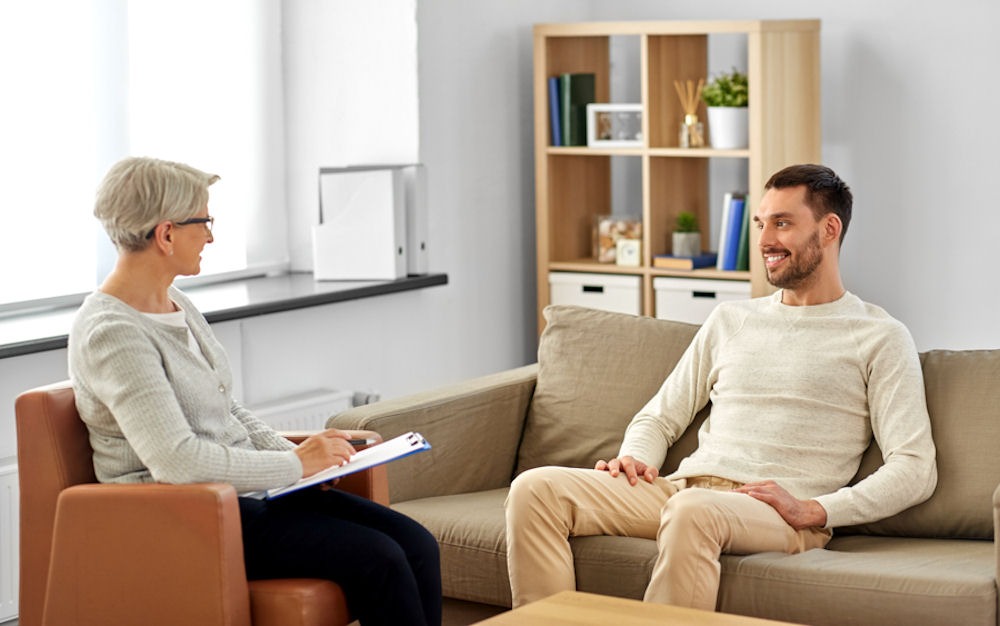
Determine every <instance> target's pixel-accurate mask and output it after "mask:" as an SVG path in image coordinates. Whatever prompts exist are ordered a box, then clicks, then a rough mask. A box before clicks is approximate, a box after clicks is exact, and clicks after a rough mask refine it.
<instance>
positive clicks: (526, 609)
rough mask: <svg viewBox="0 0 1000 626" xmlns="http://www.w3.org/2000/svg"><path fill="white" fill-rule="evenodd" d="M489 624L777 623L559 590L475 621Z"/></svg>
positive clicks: (723, 625)
mask: <svg viewBox="0 0 1000 626" xmlns="http://www.w3.org/2000/svg"><path fill="white" fill-rule="evenodd" d="M477 623H478V624H484V625H489V626H503V625H505V624H509V625H510V626H515V625H516V626H560V625H564V626H585V625H587V624H595V625H596V624H600V625H601V626H607V625H608V624H628V625H629V626H644V625H646V624H648V625H649V626H652V625H654V624H655V625H656V626H681V625H683V626H778V625H780V624H784V625H785V626H791V625H790V624H789V622H774V621H771V620H766V619H760V618H758V617H745V616H743V615H730V614H728V613H712V612H710V611H700V610H698V609H688V608H684V607H680V606H668V605H665V604H652V603H649V602H639V601H638V600H629V599H626V598H615V597H612V596H602V595H597V594H593V593H582V592H580V591H562V592H560V593H557V594H555V595H553V596H549V597H548V598H545V599H544V600H539V601H538V602H532V603H531V604H526V605H524V606H522V607H520V608H517V609H514V610H513V611H507V612H506V613H501V614H499V615H496V616H494V617H491V618H490V619H488V620H485V621H482V622H477Z"/></svg>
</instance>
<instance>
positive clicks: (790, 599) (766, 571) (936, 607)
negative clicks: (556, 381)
mask: <svg viewBox="0 0 1000 626" xmlns="http://www.w3.org/2000/svg"><path fill="white" fill-rule="evenodd" d="M570 544H571V545H572V548H573V559H574V563H575V564H576V581H577V589H579V590H580V591H589V592H591V593H600V594H605V595H612V596H621V597H626V598H635V599H641V598H642V596H643V594H644V592H645V589H646V585H647V584H648V582H649V577H650V575H651V573H652V570H653V564H654V562H655V560H656V542H655V541H653V540H650V539H635V538H629V537H604V536H595V537H574V538H572V539H571V540H570ZM721 564H722V580H721V584H720V587H719V602H718V610H720V611H723V612H725V613H736V614H740V615H750V616H756V617H763V618H767V619H774V620H782V621H787V622H794V623H802V624H813V625H815V626H823V625H829V626H840V625H841V624H855V625H858V626H862V625H871V626H888V625H904V624H906V625H909V624H921V625H930V624H940V625H942V626H945V625H948V626H950V625H951V624H995V623H996V612H997V590H996V584H995V579H994V574H995V567H996V565H995V559H994V556H993V544H992V543H991V542H988V541H963V540H940V539H908V538H902V537H898V538H897V537H860V536H854V537H840V538H835V539H834V540H833V541H831V542H830V544H829V546H828V547H827V549H823V550H808V551H806V552H802V553H800V554H793V555H787V554H782V553H779V552H764V553H760V554H751V555H734V554H725V555H723V556H722V558H721Z"/></svg>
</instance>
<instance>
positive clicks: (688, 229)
mask: <svg viewBox="0 0 1000 626" xmlns="http://www.w3.org/2000/svg"><path fill="white" fill-rule="evenodd" d="M673 253H674V256H683V257H696V256H698V255H699V254H701V233H700V232H698V217H697V216H696V215H695V214H694V213H691V212H690V211H681V212H680V213H678V214H677V222H676V224H675V225H674V234H673Z"/></svg>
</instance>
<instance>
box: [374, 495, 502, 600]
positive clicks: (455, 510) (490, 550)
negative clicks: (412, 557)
mask: <svg viewBox="0 0 1000 626" xmlns="http://www.w3.org/2000/svg"><path fill="white" fill-rule="evenodd" d="M507 491H508V490H507V488H506V487H504V488H502V489H492V490H490V491H478V492H474V493H460V494H456V495H450V496H438V497H433V498H421V499H418V500H408V501H406V502H399V503H394V504H393V505H392V508H393V509H395V510H397V511H399V512H400V513H403V514H404V515H408V516H410V517H411V518H413V519H415V520H417V521H418V522H420V523H421V524H423V525H424V527H425V528H427V530H429V531H430V532H431V534H433V535H434V537H435V538H437V540H438V545H439V546H440V548H441V584H442V591H443V593H444V595H445V596H447V597H449V598H458V599H460V600H471V601H473V602H482V603H485V604H495V605H497V606H505V607H509V606H510V605H511V597H510V584H509V582H508V578H507V538H506V534H505V521H504V508H503V504H504V500H506V499H507Z"/></svg>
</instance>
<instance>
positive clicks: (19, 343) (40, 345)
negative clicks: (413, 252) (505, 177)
mask: <svg viewBox="0 0 1000 626" xmlns="http://www.w3.org/2000/svg"><path fill="white" fill-rule="evenodd" d="M446 284H448V275H447V274H423V275H420V276H407V277H406V278H399V279H397V280H385V281H316V280H314V279H313V276H312V274H310V273H304V272H292V273H287V274H281V275H278V276H260V277H255V278H244V279H239V280H232V281H227V282H223V283H216V284H212V285H203V286H200V287H188V288H186V289H184V293H185V295H187V296H188V297H189V298H191V300H192V301H193V302H194V303H195V306H197V307H198V309H199V310H200V311H201V312H202V314H204V316H205V318H206V319H207V320H208V321H209V322H212V323H214V322H225V321H229V320H236V319H242V318H246V317H254V316H257V315H267V314H268V313H280V312H282V311H293V310H295V309H303V308H306V307H312V306H319V305H322V304H331V303H334V302H344V301H347V300H358V299H361V298H371V297H374V296H381V295H386V294H390V293H397V292H400V291H411V290H413V289H423V288H425V287H434V286H437V285H446ZM76 310H77V307H75V306H74V307H66V308H60V309H53V310H50V311H45V312H41V313H31V314H25V315H12V316H10V317H6V318H0V359H5V358H10V357H15V356H22V355H25V354H33V353H35V352H45V351H46V350H59V349H61V348H65V347H66V340H67V334H68V333H69V329H70V326H71V325H72V323H73V316H74V315H75V314H76Z"/></svg>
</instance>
